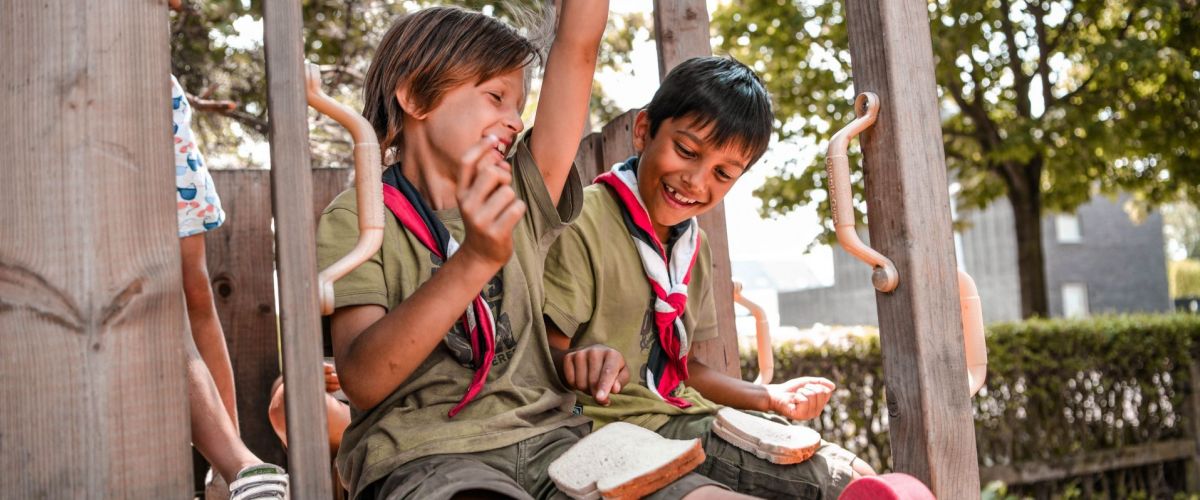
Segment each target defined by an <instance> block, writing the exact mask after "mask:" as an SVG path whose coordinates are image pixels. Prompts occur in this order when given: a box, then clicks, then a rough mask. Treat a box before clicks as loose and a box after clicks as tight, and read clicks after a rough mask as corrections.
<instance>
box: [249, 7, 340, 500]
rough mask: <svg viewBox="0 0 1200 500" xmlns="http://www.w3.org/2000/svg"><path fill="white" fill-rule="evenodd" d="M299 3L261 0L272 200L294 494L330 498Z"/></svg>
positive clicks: (289, 461) (289, 454)
mask: <svg viewBox="0 0 1200 500" xmlns="http://www.w3.org/2000/svg"><path fill="white" fill-rule="evenodd" d="M300 9H301V6H300V3H299V2H284V1H271V2H264V4H263V29H264V35H263V39H264V42H265V44H264V48H265V49H266V61H267V112H268V114H269V116H270V124H269V125H270V136H271V169H272V170H271V200H272V206H273V207H274V214H275V255H276V262H277V264H276V266H277V269H278V272H279V308H280V318H279V323H280V327H281V331H282V334H283V335H282V337H283V367H284V382H285V383H286V384H287V387H288V389H287V391H288V397H287V402H286V406H287V416H288V442H289V443H291V446H290V447H288V467H289V473H290V474H291V476H292V477H291V488H292V489H291V493H292V497H293V498H329V496H330V491H331V483H330V475H329V467H330V463H329V442H328V440H327V439H313V437H314V436H325V435H326V433H327V432H328V431H327V426H326V421H327V420H326V415H325V410H324V401H323V398H324V387H325V381H324V373H323V370H322V368H321V361H322V357H321V334H320V332H321V327H320V315H319V312H318V311H319V309H318V307H317V287H316V285H317V269H316V265H317V262H316V261H317V257H316V237H315V225H314V220H313V210H314V209H313V199H312V194H313V189H312V174H311V172H310V171H309V154H308V115H307V105H306V103H305V98H304V73H303V70H304V68H303V44H302V43H301V42H302V40H301V36H302V35H301V30H300V27H301V12H300Z"/></svg>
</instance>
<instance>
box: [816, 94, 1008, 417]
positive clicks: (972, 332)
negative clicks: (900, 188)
mask: <svg viewBox="0 0 1200 500" xmlns="http://www.w3.org/2000/svg"><path fill="white" fill-rule="evenodd" d="M854 109H855V113H856V114H857V115H858V118H856V119H855V120H854V121H852V122H850V124H849V125H846V127H845V128H843V129H841V130H839V131H838V132H837V133H836V134H834V136H833V139H830V141H829V149H828V153H827V154H826V156H825V169H826V172H827V173H828V174H829V178H828V180H827V182H826V185H827V186H828V188H829V205H830V207H831V208H832V211H833V227H834V230H835V231H836V232H837V239H838V243H840V244H841V245H842V247H843V248H845V249H846V252H848V253H850V254H851V255H853V256H855V257H857V258H858V259H859V260H861V261H863V262H865V263H867V265H870V266H871V268H872V269H874V272H873V273H872V274H871V283H872V284H873V285H875V289H876V290H879V291H881V292H884V293H887V292H891V291H892V290H895V289H896V286H897V285H899V284H900V275H899V273H898V272H897V271H896V265H895V264H893V263H892V261H891V259H888V258H887V257H884V256H883V255H882V254H880V253H879V252H876V251H875V250H874V249H872V248H871V247H868V246H866V245H865V244H863V242H862V240H860V239H859V238H858V233H856V232H855V231H854V205H853V202H852V200H851V196H852V192H851V191H850V160H849V158H848V157H847V155H846V150H847V148H848V147H849V144H850V139H853V138H854V137H855V136H857V135H858V134H860V133H862V131H864V130H866V129H867V128H868V127H870V126H871V125H873V124H874V123H875V118H876V117H878V116H879V96H877V95H875V94H874V93H873V92H863V93H861V94H859V95H858V96H857V97H855V98H854ZM958 301H959V309H960V310H961V312H962V321H963V348H964V354H965V356H966V361H967V386H968V387H969V388H970V391H971V395H972V396H974V395H975V393H977V392H979V389H980V388H982V387H983V382H984V380H985V379H986V378H987V343H986V342H985V339H984V328H983V305H982V303H981V302H980V300H979V291H978V289H977V288H976V287H975V280H973V279H971V276H970V275H969V274H967V273H966V272H965V271H962V270H959V271H958Z"/></svg>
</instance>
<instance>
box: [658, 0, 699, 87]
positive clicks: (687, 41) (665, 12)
mask: <svg viewBox="0 0 1200 500" xmlns="http://www.w3.org/2000/svg"><path fill="white" fill-rule="evenodd" d="M654 45H655V47H657V48H658V79H659V81H661V80H662V79H663V78H666V77H667V73H668V72H670V71H671V68H674V67H675V66H678V65H679V63H681V62H683V61H686V60H688V59H691V58H693V57H706V56H711V55H712V36H711V34H710V33H709V26H708V6H707V5H706V3H705V0H666V1H664V0H654Z"/></svg>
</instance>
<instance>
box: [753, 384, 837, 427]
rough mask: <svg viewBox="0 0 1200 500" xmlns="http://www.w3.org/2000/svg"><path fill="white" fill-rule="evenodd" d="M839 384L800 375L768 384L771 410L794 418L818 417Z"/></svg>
mask: <svg viewBox="0 0 1200 500" xmlns="http://www.w3.org/2000/svg"><path fill="white" fill-rule="evenodd" d="M836 388H837V386H836V385H834V383H833V382H831V381H830V380H829V379H826V378H822V377H799V378H794V379H791V380H789V381H787V382H783V383H781V384H770V385H768V386H767V397H768V398H769V402H770V403H769V405H768V407H769V408H770V410H771V411H773V412H775V413H778V414H780V415H783V416H784V417H787V418H790V419H792V420H810V419H813V418H816V417H817V416H818V415H820V414H821V411H823V410H824V409H825V404H826V403H828V402H829V398H830V397H831V396H833V390H834V389H836Z"/></svg>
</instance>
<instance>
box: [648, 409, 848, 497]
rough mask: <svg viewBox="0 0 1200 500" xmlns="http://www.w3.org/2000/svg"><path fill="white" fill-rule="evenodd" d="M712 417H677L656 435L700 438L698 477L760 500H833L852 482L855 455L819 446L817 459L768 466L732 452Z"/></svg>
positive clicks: (735, 450)
mask: <svg viewBox="0 0 1200 500" xmlns="http://www.w3.org/2000/svg"><path fill="white" fill-rule="evenodd" d="M749 413H751V414H753V415H756V416H759V417H762V418H767V419H769V420H774V421H777V422H780V423H787V421H786V420H783V419H782V418H780V417H777V416H774V415H769V414H765V413H758V412H749ZM715 419H716V415H712V414H708V415H675V416H672V417H671V420H669V421H668V422H667V424H666V425H664V426H662V427H661V428H659V429H658V433H659V434H660V435H662V436H663V437H667V438H671V439H692V438H700V439H701V441H703V443H704V453H705V455H707V458H705V460H704V463H703V464H701V465H700V467H697V468H696V470H695V471H693V472H694V473H698V474H700V475H703V476H705V477H708V478H709V479H713V480H715V481H717V482H718V483H721V484H723V485H725V486H728V487H729V488H730V489H732V490H733V491H736V492H738V493H744V494H747V495H752V496H756V497H761V498H767V499H774V498H788V499H793V498H794V499H802V500H810V499H811V500H822V499H829V500H833V499H836V498H837V497H838V495H840V494H841V492H842V490H844V489H846V486H847V485H849V484H850V480H851V479H853V474H854V469H853V468H852V467H851V465H852V463H853V462H854V460H855V459H856V457H855V456H854V454H853V453H850V452H849V451H847V450H846V449H844V448H842V447H841V446H838V445H836V444H833V443H829V442H826V441H821V447H820V448H818V449H817V452H816V454H815V455H813V456H812V458H809V459H808V460H805V461H804V462H801V463H798V464H794V465H780V464H775V463H772V462H770V461H768V460H766V459H763V458H759V457H758V456H757V455H755V454H753V453H751V452H748V451H745V450H742V449H741V448H738V447H737V446H734V445H732V444H730V443H728V442H726V441H725V440H724V439H721V437H720V436H717V435H716V434H714V433H713V431H712V423H713V420H715Z"/></svg>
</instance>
